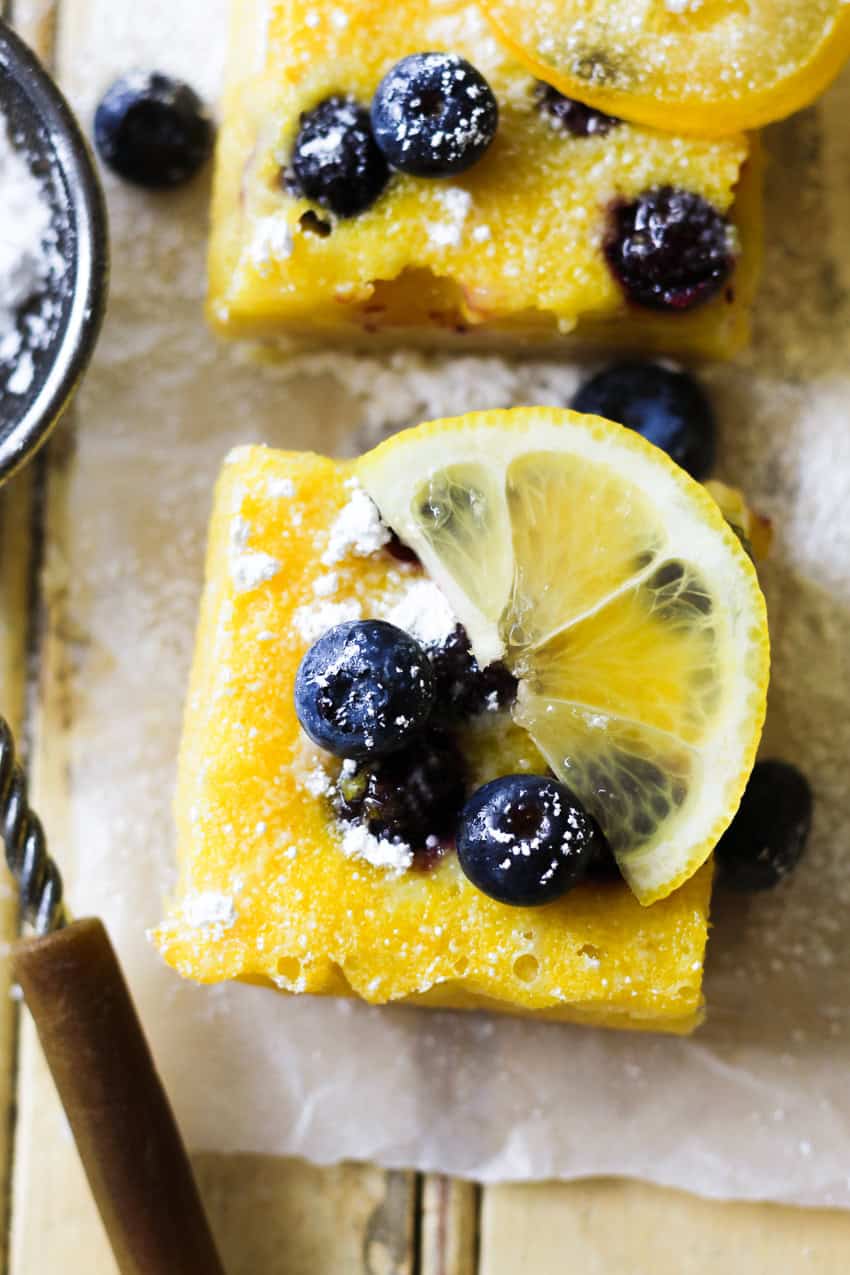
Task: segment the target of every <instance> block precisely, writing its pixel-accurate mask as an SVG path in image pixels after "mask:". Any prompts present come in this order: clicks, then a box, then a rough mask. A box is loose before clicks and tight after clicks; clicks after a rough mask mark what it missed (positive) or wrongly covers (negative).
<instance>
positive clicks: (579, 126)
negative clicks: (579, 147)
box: [535, 83, 622, 137]
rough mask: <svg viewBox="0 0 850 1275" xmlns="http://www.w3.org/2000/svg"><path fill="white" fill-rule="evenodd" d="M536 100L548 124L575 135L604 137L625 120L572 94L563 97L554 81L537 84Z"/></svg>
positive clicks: (560, 131) (561, 131)
mask: <svg viewBox="0 0 850 1275" xmlns="http://www.w3.org/2000/svg"><path fill="white" fill-rule="evenodd" d="M535 99H536V101H537V105H538V107H539V108H540V111H541V112H542V113H543V115H545V116H546V118H547V119H548V120H549V123H550V124H552V125H553V127H554V128H556V129H557V130H558V132H559V133H569V134H570V135H571V136H572V137H604V136H605V134H606V133H610V132H611V129H612V128H617V127H618V126H619V125H620V124H621V123H622V120H618V119H617V117H616V116H615V115H606V114H605V113H604V112H603V111H596V110H594V109H593V107H592V106H585V104H584V102H577V101H576V100H575V98H573V97H564V94H563V93H559V92H558V90H557V89H556V88H553V86H552V85H551V84H543V83H540V84H538V85H537V88H536V89H535Z"/></svg>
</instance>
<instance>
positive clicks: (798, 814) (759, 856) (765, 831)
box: [714, 761, 812, 893]
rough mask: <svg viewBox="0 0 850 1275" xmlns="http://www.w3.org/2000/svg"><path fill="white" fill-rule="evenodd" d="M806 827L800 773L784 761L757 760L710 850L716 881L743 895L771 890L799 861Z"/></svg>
mask: <svg viewBox="0 0 850 1275" xmlns="http://www.w3.org/2000/svg"><path fill="white" fill-rule="evenodd" d="M811 826H812V790H811V788H810V786H809V782H808V780H807V779H806V777H805V775H803V774H801V772H800V771H799V770H798V769H797V767H796V766H792V765H791V764H790V763H789V762H784V761H760V762H757V763H756V765H755V767H754V768H753V773H752V775H751V776H750V782H749V783H748V784H747V788H746V791H745V792H744V796H743V798H742V800H741V804H740V806H739V807H738V813H737V814H736V815H735V818H734V819H733V820H732V822H731V824H730V825H729V827H728V828H727V829H726V831H725V832H724V834H723V836H722V837H721V838H720V841H719V842H718V845H717V848H716V850H715V852H714V853H715V859H716V862H717V874H718V881H719V882H720V883H721V884H722V885H724V886H726V887H727V888H728V889H730V890H738V891H741V892H742V893H750V892H751V891H757V890H770V889H771V888H772V887H773V886H775V885H778V883H779V882H780V881H781V880H782V879H783V877H786V876H787V875H788V873H789V872H791V871H792V870H793V869H794V868H795V867H796V866H797V864H798V863H799V861H800V859H801V858H802V856H803V852H804V850H805V848H806V842H807V840H808V837H809V831H810V829H811Z"/></svg>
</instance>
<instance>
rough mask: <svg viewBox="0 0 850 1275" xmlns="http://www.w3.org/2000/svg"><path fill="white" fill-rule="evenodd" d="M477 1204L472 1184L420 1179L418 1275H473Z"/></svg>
mask: <svg viewBox="0 0 850 1275" xmlns="http://www.w3.org/2000/svg"><path fill="white" fill-rule="evenodd" d="M479 1202H480V1192H479V1189H478V1187H477V1186H475V1185H474V1183H471V1182H461V1181H459V1180H458V1179H457V1178H447V1177H443V1176H442V1175H440V1174H429V1175H428V1176H427V1177H426V1178H425V1179H424V1181H423V1186H422V1205H421V1208H422V1213H421V1218H420V1256H419V1275H475V1272H476V1269H477V1265H478V1208H479Z"/></svg>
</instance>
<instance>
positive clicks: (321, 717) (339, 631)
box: [295, 620, 434, 760]
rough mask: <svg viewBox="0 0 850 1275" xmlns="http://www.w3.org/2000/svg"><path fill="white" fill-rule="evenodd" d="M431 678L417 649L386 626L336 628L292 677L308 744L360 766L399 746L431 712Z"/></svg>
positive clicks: (358, 623)
mask: <svg viewBox="0 0 850 1275" xmlns="http://www.w3.org/2000/svg"><path fill="white" fill-rule="evenodd" d="M433 699H434V675H433V673H432V672H431V665H430V663H429V661H428V657H427V655H426V654H425V652H424V651H423V650H422V647H421V646H420V645H419V643H418V642H417V641H416V640H415V639H414V638H412V637H411V636H410V635H409V634H408V633H405V632H404V631H403V630H402V629H398V628H396V626H395V625H394V624H387V622H386V621H385V620H350V621H348V622H347V623H345V624H337V625H336V626H335V627H334V628H332V629H329V630H328V632H327V633H325V634H323V635H322V637H320V638H319V640H318V641H317V642H314V644H313V645H312V646H311V647H310V649H309V651H308V652H307V654H306V655H305V656H304V658H303V660H302V661H301V664H300V666H299V668H298V672H297V674H296V677H295V711H296V713H297V714H298V720H299V721H300V723H301V725H302V726H303V728H304V730H305V731H306V732H307V734H308V735H309V736H310V738H311V739H312V740H313V742H314V743H316V744H318V745H319V747H320V748H324V749H326V750H327V751H328V752H329V753H335V754H336V756H337V757H350V758H354V759H356V760H362V759H364V758H366V757H379V756H382V755H383V754H384V753H390V752H393V751H395V750H396V749H400V748H403V747H404V746H405V744H407V743H408V741H409V740H411V739H412V738H413V737H414V736H415V735H417V734H418V733H419V731H420V730H421V729H422V727H423V726H424V725H425V722H426V721H427V720H428V716H429V714H430V712H431V705H432V702H433Z"/></svg>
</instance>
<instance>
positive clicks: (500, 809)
mask: <svg viewBox="0 0 850 1275" xmlns="http://www.w3.org/2000/svg"><path fill="white" fill-rule="evenodd" d="M599 835H600V834H599V832H598V829H597V827H596V826H595V824H594V823H593V821H592V820H591V819H590V818H589V816H588V814H587V812H586V811H585V810H584V808H583V807H582V806H581V805H580V803H579V802H578V801H577V799H576V798H575V796H574V795H573V793H572V792H570V790H569V788H567V787H566V785H565V784H561V783H558V781H557V780H556V779H548V778H546V777H545V776H540V775H504V776H503V777H502V778H501V779H494V780H492V781H491V782H490V783H489V784H485V785H484V787H483V788H479V789H478V791H477V792H476V793H474V794H473V795H472V797H471V798H470V799H469V801H468V802H467V803H466V805H465V806H464V808H463V812H462V814H461V817H460V823H459V826H458V834H457V852H458V859H459V861H460V866H461V868H462V869H463V871H464V873H465V874H466V876H467V877H468V878H469V880H470V881H471V882H472V884H473V885H474V886H476V887H477V888H478V889H479V890H481V891H482V893H484V894H486V895H489V897H490V898H491V899H495V900H496V901H497V903H506V904H509V905H511V906H512V907H537V906H539V905H540V904H543V903H551V902H552V901H553V900H554V899H559V898H560V897H561V895H563V894H566V892H567V891H568V890H570V889H572V887H573V886H575V885H577V884H578V883H579V881H581V880H582V878H583V877H584V875H585V873H586V871H587V867H588V864H589V863H590V860H591V858H592V854H593V847H594V841H595V838H596V837H597V836H599Z"/></svg>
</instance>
